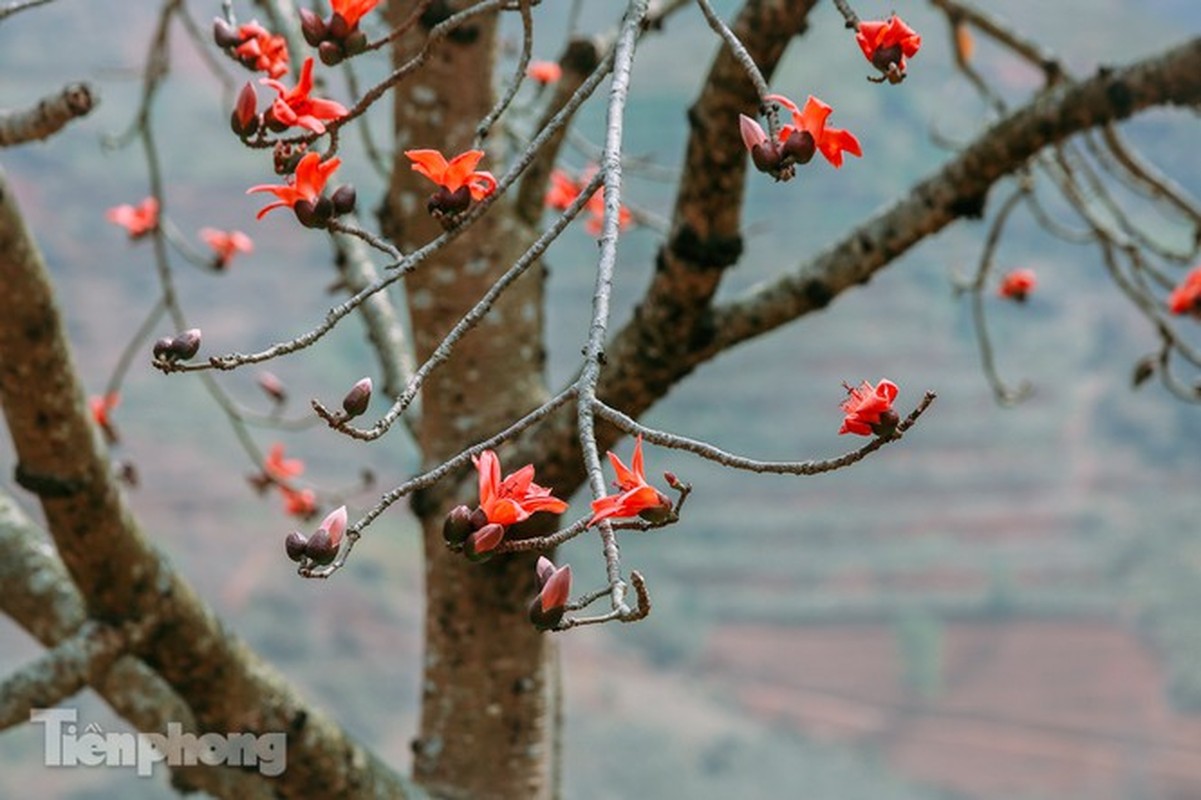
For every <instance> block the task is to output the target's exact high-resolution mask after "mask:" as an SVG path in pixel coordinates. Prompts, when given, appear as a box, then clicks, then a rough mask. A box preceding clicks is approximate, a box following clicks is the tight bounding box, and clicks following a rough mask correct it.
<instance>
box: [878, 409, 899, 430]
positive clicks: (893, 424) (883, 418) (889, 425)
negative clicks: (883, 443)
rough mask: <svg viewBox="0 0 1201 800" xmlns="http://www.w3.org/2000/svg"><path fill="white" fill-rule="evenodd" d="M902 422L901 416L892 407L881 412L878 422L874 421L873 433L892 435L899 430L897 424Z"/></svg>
mask: <svg viewBox="0 0 1201 800" xmlns="http://www.w3.org/2000/svg"><path fill="white" fill-rule="evenodd" d="M900 424H901V418H900V417H899V416H898V415H897V412H895V411H893V410H892V409H891V408H890V409H888V410H887V411H884V412H881V414H880V419H879V421H878V422H874V423H872V426H871V428H872V433H874V434H875V435H876V436H892V435H893V434H894V433H896V432H897V425H900Z"/></svg>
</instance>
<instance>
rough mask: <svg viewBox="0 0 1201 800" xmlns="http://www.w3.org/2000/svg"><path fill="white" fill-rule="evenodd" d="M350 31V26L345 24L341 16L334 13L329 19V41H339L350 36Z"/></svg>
mask: <svg viewBox="0 0 1201 800" xmlns="http://www.w3.org/2000/svg"><path fill="white" fill-rule="evenodd" d="M350 30H351V29H350V25H348V24H347V22H346V17H344V16H342V15H341V14H338V13H337V12H335V13H334V15H333V16H331V17H330V18H329V36H330V38H331V39H337V40H339V41H341V40H342V39H345V38H346V37H347V36H349V35H350Z"/></svg>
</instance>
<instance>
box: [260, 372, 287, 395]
mask: <svg viewBox="0 0 1201 800" xmlns="http://www.w3.org/2000/svg"><path fill="white" fill-rule="evenodd" d="M258 384H259V388H260V389H262V390H263V392H264V393H265V394H266V395H267V396H268V397H270V398H271V399H272V400H274V401H275V402H276V403H282V402H284V401H285V400H287V399H288V388H287V387H286V386H284V382H283V381H281V380H280V379H279V378H278V377H276V375H275V373H274V372H261V373H259V377H258Z"/></svg>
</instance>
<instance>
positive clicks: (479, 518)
mask: <svg viewBox="0 0 1201 800" xmlns="http://www.w3.org/2000/svg"><path fill="white" fill-rule="evenodd" d="M487 524H488V513H487V512H486V511H484V509H482V508H477V509H475V510H474V511H472V512H471V529H472V530H473V531H478V530H479V529H480V528H482V527H484V526H485V525H487Z"/></svg>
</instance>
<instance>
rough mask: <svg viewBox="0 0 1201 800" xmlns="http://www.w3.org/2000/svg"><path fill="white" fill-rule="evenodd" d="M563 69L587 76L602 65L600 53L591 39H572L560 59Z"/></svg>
mask: <svg viewBox="0 0 1201 800" xmlns="http://www.w3.org/2000/svg"><path fill="white" fill-rule="evenodd" d="M559 64H560V66H562V67H563V69H566V70H571V71H572V72H575V73H578V74H580V75H587V74H589V73H590V72H592V70H594V69H596V67H597V65H598V64H600V53H599V52H597V49H596V43H595V42H593V41H592V40H591V39H572V40H571V42H570V43H568V45H567V49H566V50H564V51H563V55H562V57H561V58H560V59H559Z"/></svg>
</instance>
